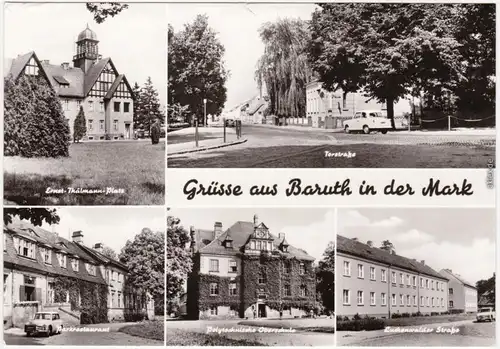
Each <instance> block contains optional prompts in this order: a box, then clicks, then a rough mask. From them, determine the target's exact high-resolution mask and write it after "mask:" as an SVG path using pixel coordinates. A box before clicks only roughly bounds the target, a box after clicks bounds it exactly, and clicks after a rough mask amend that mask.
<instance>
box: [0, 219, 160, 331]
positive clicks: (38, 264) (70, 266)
mask: <svg viewBox="0 0 500 349" xmlns="http://www.w3.org/2000/svg"><path fill="white" fill-rule="evenodd" d="M3 235H4V245H3V246H4V251H3V256H4V258H3V260H4V290H3V295H4V307H3V314H4V327H5V328H7V327H11V326H16V327H22V326H24V324H25V323H26V321H27V320H28V319H31V318H32V317H33V315H34V313H35V312H37V311H42V310H43V311H57V312H59V313H60V314H61V317H62V318H63V321H64V322H65V323H74V324H79V323H80V321H84V319H82V316H85V315H84V314H82V312H81V311H80V308H81V306H82V297H86V295H87V296H88V294H89V293H88V292H92V293H90V294H92V295H93V296H91V297H90V302H91V303H92V306H93V307H96V308H100V309H107V314H104V317H106V318H107V320H108V321H118V320H123V319H124V315H125V314H126V313H127V311H129V312H136V313H137V312H144V313H146V314H147V315H148V317H149V318H150V319H151V318H152V317H154V311H153V309H154V303H153V301H152V300H151V299H150V297H148V296H147V295H140V294H137V292H134V291H133V290H130V289H128V288H127V287H126V280H127V275H128V270H127V268H126V266H125V265H123V264H121V263H120V262H118V261H114V260H111V259H109V258H107V257H105V256H104V255H102V254H101V253H100V252H99V249H100V247H101V246H102V245H101V244H97V246H96V249H93V248H90V247H87V246H85V245H84V244H83V234H82V232H81V231H76V232H73V234H72V240H71V241H69V240H67V239H64V238H62V237H60V236H59V235H58V234H57V233H53V232H49V231H46V230H44V229H41V228H39V227H35V226H33V225H31V224H29V223H26V222H24V221H19V220H18V221H14V222H12V223H11V224H8V225H6V226H4V234H3ZM82 292H83V293H85V294H82ZM102 292H104V293H102ZM98 294H100V295H102V296H104V297H98V296H97V295H98ZM87 301H88V299H87ZM94 302H95V303H94ZM101 302H102V303H101Z"/></svg>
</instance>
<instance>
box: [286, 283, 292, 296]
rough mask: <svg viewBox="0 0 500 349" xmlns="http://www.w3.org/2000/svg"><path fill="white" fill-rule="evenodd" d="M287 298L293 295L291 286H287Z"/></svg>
mask: <svg viewBox="0 0 500 349" xmlns="http://www.w3.org/2000/svg"><path fill="white" fill-rule="evenodd" d="M284 293H285V296H291V295H292V292H291V289H290V285H285V292H284Z"/></svg>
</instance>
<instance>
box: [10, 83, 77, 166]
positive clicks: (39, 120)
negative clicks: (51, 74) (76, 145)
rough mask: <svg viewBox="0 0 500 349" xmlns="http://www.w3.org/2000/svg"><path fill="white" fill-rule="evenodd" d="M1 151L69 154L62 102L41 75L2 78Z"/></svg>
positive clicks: (43, 154) (17, 153) (17, 154)
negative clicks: (2, 146)
mask: <svg viewBox="0 0 500 349" xmlns="http://www.w3.org/2000/svg"><path fill="white" fill-rule="evenodd" d="M4 109H5V112H4V155H5V156H22V157H27V158H30V157H59V156H64V157H66V156H68V155H69V151H68V149H69V143H70V139H71V135H70V130H69V125H68V122H67V121H66V118H65V117H64V112H63V110H62V106H61V102H60V101H59V97H58V96H57V95H56V92H55V91H54V90H53V89H52V87H51V86H50V85H49V84H48V83H47V82H46V81H45V79H43V78H41V77H38V78H37V77H27V76H25V75H22V76H21V77H20V78H19V79H17V80H16V81H15V80H14V79H12V78H10V77H9V78H6V79H5V80H4Z"/></svg>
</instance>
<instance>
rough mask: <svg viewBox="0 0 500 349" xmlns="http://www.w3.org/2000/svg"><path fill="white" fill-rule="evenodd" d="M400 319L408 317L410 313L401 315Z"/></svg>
mask: <svg viewBox="0 0 500 349" xmlns="http://www.w3.org/2000/svg"><path fill="white" fill-rule="evenodd" d="M401 317H410V313H403V314H401Z"/></svg>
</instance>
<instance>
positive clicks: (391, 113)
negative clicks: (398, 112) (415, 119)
mask: <svg viewBox="0 0 500 349" xmlns="http://www.w3.org/2000/svg"><path fill="white" fill-rule="evenodd" d="M386 103H387V118H389V120H391V126H392V129H393V130H395V129H396V123H395V122H394V98H393V97H387V100H386Z"/></svg>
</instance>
